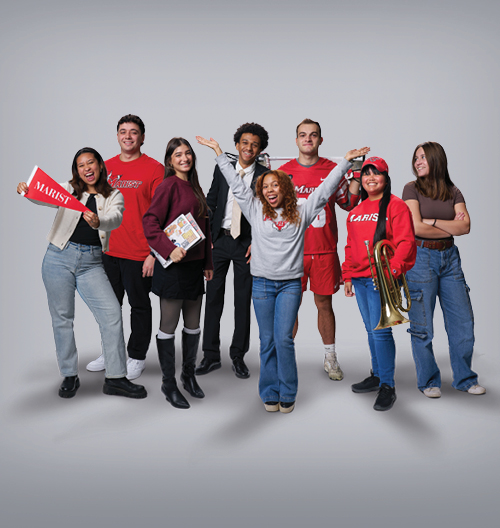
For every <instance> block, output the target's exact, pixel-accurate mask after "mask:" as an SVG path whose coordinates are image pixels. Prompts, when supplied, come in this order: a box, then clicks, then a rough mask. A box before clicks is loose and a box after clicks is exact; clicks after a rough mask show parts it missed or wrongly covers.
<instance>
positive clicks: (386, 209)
mask: <svg viewBox="0 0 500 528" xmlns="http://www.w3.org/2000/svg"><path fill="white" fill-rule="evenodd" d="M361 186H362V187H361V200H362V201H361V203H360V204H359V205H358V206H357V207H355V208H354V209H353V210H352V211H351V212H350V213H349V216H348V217H347V245H346V248H345V262H344V264H343V265H342V275H343V279H344V292H345V295H346V297H354V291H355V292H356V300H357V302H358V307H359V311H360V312H361V317H362V318H363V322H364V324H365V328H366V331H367V333H368V345H369V347H370V354H371V361H372V370H371V375H370V376H369V377H368V378H366V379H365V380H363V381H361V382H360V383H355V384H354V385H352V390H353V392H371V391H378V395H377V399H376V400H375V405H374V406H373V408H374V409H375V410H376V411H388V410H389V409H390V408H391V407H392V406H393V405H394V402H395V401H396V390H395V384H394V370H395V357H396V346H395V343H394V338H393V336H392V329H391V328H390V327H387V328H382V329H377V330H375V327H376V326H377V325H378V323H379V320H380V316H381V302H380V293H379V291H377V289H376V288H375V284H374V279H372V271H371V266H370V257H369V252H370V253H371V254H373V253H374V249H373V248H374V247H375V244H376V243H377V242H379V241H380V240H387V241H389V242H390V243H392V245H393V246H394V248H395V249H394V254H393V255H392V257H391V259H390V269H388V270H387V273H390V274H391V275H392V276H393V278H394V279H397V278H398V277H399V276H400V275H401V274H404V273H405V272H406V271H407V270H409V269H410V268H411V267H412V266H413V264H414V263H415V256H416V246H415V233H414V230H413V223H412V218H411V213H410V210H409V209H408V207H407V205H406V204H405V203H404V202H403V201H402V200H401V199H399V198H398V197H397V196H394V195H393V194H391V179H390V177H389V168H388V166H387V163H386V162H385V161H384V160H383V159H382V158H378V157H375V156H373V157H371V158H368V159H367V160H365V162H364V163H363V166H362V168H361ZM367 249H369V251H367ZM374 277H375V275H374ZM376 279H377V282H378V284H379V288H380V289H381V288H382V287H383V286H382V282H383V281H385V280H387V278H386V277H385V276H384V277H376ZM353 287H354V291H353Z"/></svg>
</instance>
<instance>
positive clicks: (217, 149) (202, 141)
mask: <svg viewBox="0 0 500 528" xmlns="http://www.w3.org/2000/svg"><path fill="white" fill-rule="evenodd" d="M196 141H198V143H199V144H200V145H205V146H206V147H210V148H211V149H213V150H214V151H215V153H216V154H217V156H220V155H221V154H222V150H221V148H220V146H219V144H218V143H217V141H215V139H214V138H210V139H205V138H204V137H201V136H196Z"/></svg>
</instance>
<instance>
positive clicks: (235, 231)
mask: <svg viewBox="0 0 500 528" xmlns="http://www.w3.org/2000/svg"><path fill="white" fill-rule="evenodd" d="M239 174H240V176H241V178H242V179H243V177H244V176H245V171H244V170H240V173H239ZM240 233H241V209H240V206H239V205H238V202H237V201H236V199H233V212H232V214H231V236H232V237H233V238H238V237H239V236H240Z"/></svg>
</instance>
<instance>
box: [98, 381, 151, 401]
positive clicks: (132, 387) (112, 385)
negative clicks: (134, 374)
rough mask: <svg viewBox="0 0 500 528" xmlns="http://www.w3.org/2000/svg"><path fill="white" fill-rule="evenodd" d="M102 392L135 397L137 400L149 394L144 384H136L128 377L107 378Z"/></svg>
mask: <svg viewBox="0 0 500 528" xmlns="http://www.w3.org/2000/svg"><path fill="white" fill-rule="evenodd" d="M102 392H104V394H109V395H110V396H125V398H135V399H136V400H141V399H142V398H145V397H146V396H147V395H148V393H147V392H146V389H145V388H144V387H143V386H142V385H136V384H135V383H132V382H131V381H129V380H128V379H127V378H106V379H105V380H104V386H103V388H102Z"/></svg>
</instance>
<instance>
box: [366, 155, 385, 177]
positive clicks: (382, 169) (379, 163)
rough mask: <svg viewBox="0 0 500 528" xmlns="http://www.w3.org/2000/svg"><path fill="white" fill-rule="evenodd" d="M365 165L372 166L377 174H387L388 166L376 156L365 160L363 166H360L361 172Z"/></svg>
mask: <svg viewBox="0 0 500 528" xmlns="http://www.w3.org/2000/svg"><path fill="white" fill-rule="evenodd" d="M366 165H373V166H374V167H375V168H376V169H377V170H378V171H379V172H387V174H389V166H388V165H387V163H386V162H385V160H383V159H382V158H378V157H377V156H372V157H371V158H368V159H365V161H364V163H363V165H362V166H361V170H363V169H364V168H365V167H366Z"/></svg>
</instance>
